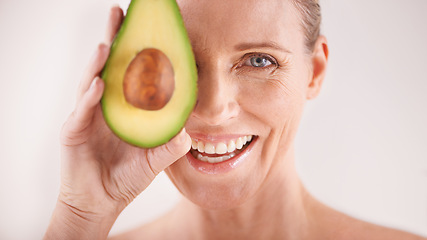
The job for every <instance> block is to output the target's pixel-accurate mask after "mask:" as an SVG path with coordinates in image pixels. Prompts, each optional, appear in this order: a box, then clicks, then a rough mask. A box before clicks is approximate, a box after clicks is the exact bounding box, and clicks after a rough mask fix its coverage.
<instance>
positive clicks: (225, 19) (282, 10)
mask: <svg viewBox="0 0 427 240" xmlns="http://www.w3.org/2000/svg"><path fill="white" fill-rule="evenodd" d="M178 4H179V5H180V9H181V12H182V15H183V19H184V22H185V25H186V27H187V29H188V33H189V35H190V39H191V40H192V44H193V47H195V48H200V50H201V49H205V50H206V48H215V49H223V50H231V48H233V47H234V45H235V44H238V43H240V42H242V41H243V42H245V41H246V42H247V41H249V42H251V41H252V42H263V41H275V42H279V43H283V44H287V43H286V42H287V41H290V40H291V38H295V37H296V36H297V35H298V33H299V27H297V25H296V24H298V22H297V19H298V17H296V15H295V11H294V9H293V8H294V7H293V5H292V4H290V2H289V1H288V0H262V1H259V0H258V1H257V0H214V1H200V0H179V1H178ZM196 40H197V41H196Z"/></svg>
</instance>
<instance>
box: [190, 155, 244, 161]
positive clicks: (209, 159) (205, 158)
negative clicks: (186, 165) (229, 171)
mask: <svg viewBox="0 0 427 240" xmlns="http://www.w3.org/2000/svg"><path fill="white" fill-rule="evenodd" d="M194 155H197V156H195V157H196V158H197V159H199V160H200V161H203V162H209V163H219V162H223V161H226V160H228V159H230V158H232V157H234V156H236V154H235V153H230V154H229V155H225V156H220V157H208V156H203V155H202V154H200V153H198V154H193V156H194Z"/></svg>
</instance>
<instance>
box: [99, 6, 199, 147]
mask: <svg viewBox="0 0 427 240" xmlns="http://www.w3.org/2000/svg"><path fill="white" fill-rule="evenodd" d="M147 49H154V50H155V51H158V52H161V53H162V55H164V56H166V57H167V59H168V60H169V63H170V64H169V65H171V67H172V71H173V77H172V79H171V80H169V81H170V82H172V84H173V88H172V89H173V91H172V92H171V95H170V96H169V99H167V102H165V104H163V105H164V106H161V108H160V109H157V110H153V109H144V108H140V107H138V106H135V105H134V104H131V103H130V102H129V101H128V100H129V99H127V98H126V97H125V92H124V82H125V81H124V79H125V76H126V75H127V74H128V72H129V68H130V65H131V63H132V64H133V65H134V66H136V68H138V67H139V66H141V68H144V66H142V65H144V64H143V63H141V62H138V61H135V59H136V58H137V56H138V54H139V55H141V54H140V53H142V52H143V51H144V50H147ZM154 63H156V62H154ZM138 64H139V65H138ZM151 64H152V65H153V62H151ZM155 65H156V64H155ZM158 68H160V70H158V69H157V70H155V71H161V69H162V68H163V67H161V66H160V67H158ZM134 69H135V67H134ZM134 72H135V70H134ZM134 75H135V74H134ZM160 75H161V74H160ZM102 79H103V80H104V82H105V90H104V94H103V97H102V100H101V105H102V111H103V114H104V118H105V121H106V123H107V125H108V126H109V127H110V129H111V130H112V131H113V132H114V133H115V134H116V135H117V136H118V137H119V138H121V139H122V140H124V141H126V142H128V143H130V144H132V145H135V146H138V147H144V148H151V147H156V146H159V145H162V144H164V143H166V142H168V141H169V140H170V139H171V138H173V137H174V136H175V135H177V134H178V133H179V131H180V130H181V129H182V128H183V127H184V124H185V122H186V121H187V119H188V117H189V115H190V114H191V112H192V110H193V108H194V105H195V103H196V98H197V68H196V63H195V59H194V54H193V51H192V49H191V44H190V40H189V38H188V35H187V31H186V29H185V26H184V23H183V20H182V17H181V14H180V11H179V8H178V5H177V3H176V2H175V0H132V1H131V3H130V5H129V8H128V11H127V15H126V17H125V19H124V21H123V24H122V26H121V28H120V30H119V32H118V33H117V35H116V37H115V40H114V41H113V44H112V46H111V51H110V55H109V57H108V60H107V62H106V64H105V66H104V69H103V71H102ZM127 88H129V87H127ZM131 88H132V87H131ZM160 90H161V89H160Z"/></svg>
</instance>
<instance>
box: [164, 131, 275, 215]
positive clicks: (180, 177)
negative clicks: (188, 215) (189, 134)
mask: <svg viewBox="0 0 427 240" xmlns="http://www.w3.org/2000/svg"><path fill="white" fill-rule="evenodd" d="M261 146H262V144H261V142H260V141H258V139H257V138H254V139H253V140H252V142H251V143H250V144H248V146H247V147H246V148H244V149H243V148H242V150H241V151H239V154H237V155H236V156H235V157H234V159H233V158H232V159H229V160H228V161H223V162H219V163H206V162H203V161H200V160H199V159H197V157H195V154H194V151H193V152H192V151H190V152H189V153H188V154H187V155H186V156H184V157H182V158H181V159H179V160H178V161H176V162H175V163H174V164H172V165H171V166H169V167H168V168H167V169H166V170H165V172H166V174H167V175H168V176H169V178H170V179H171V181H172V183H173V184H174V185H175V187H176V188H177V189H178V190H179V191H180V192H181V194H183V195H184V196H185V197H186V198H187V199H188V200H190V201H191V202H193V203H194V204H196V205H198V206H200V207H201V208H204V209H212V210H227V209H233V208H237V207H239V206H241V205H242V204H244V203H245V202H247V201H248V200H249V199H250V198H251V197H253V196H254V195H255V194H256V192H258V190H259V189H260V186H261V185H262V183H263V182H264V180H265V178H266V175H267V173H268V171H269V166H268V165H270V164H268V163H269V162H271V161H262V160H261V152H262V151H261V150H262V148H261Z"/></svg>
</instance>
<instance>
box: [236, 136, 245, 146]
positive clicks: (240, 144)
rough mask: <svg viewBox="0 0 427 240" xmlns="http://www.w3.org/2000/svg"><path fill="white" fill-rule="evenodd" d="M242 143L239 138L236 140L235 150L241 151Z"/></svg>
mask: <svg viewBox="0 0 427 240" xmlns="http://www.w3.org/2000/svg"><path fill="white" fill-rule="evenodd" d="M243 144H244V143H243V141H242V138H241V137H239V138H238V139H237V141H236V148H237V149H242V147H243Z"/></svg>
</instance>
